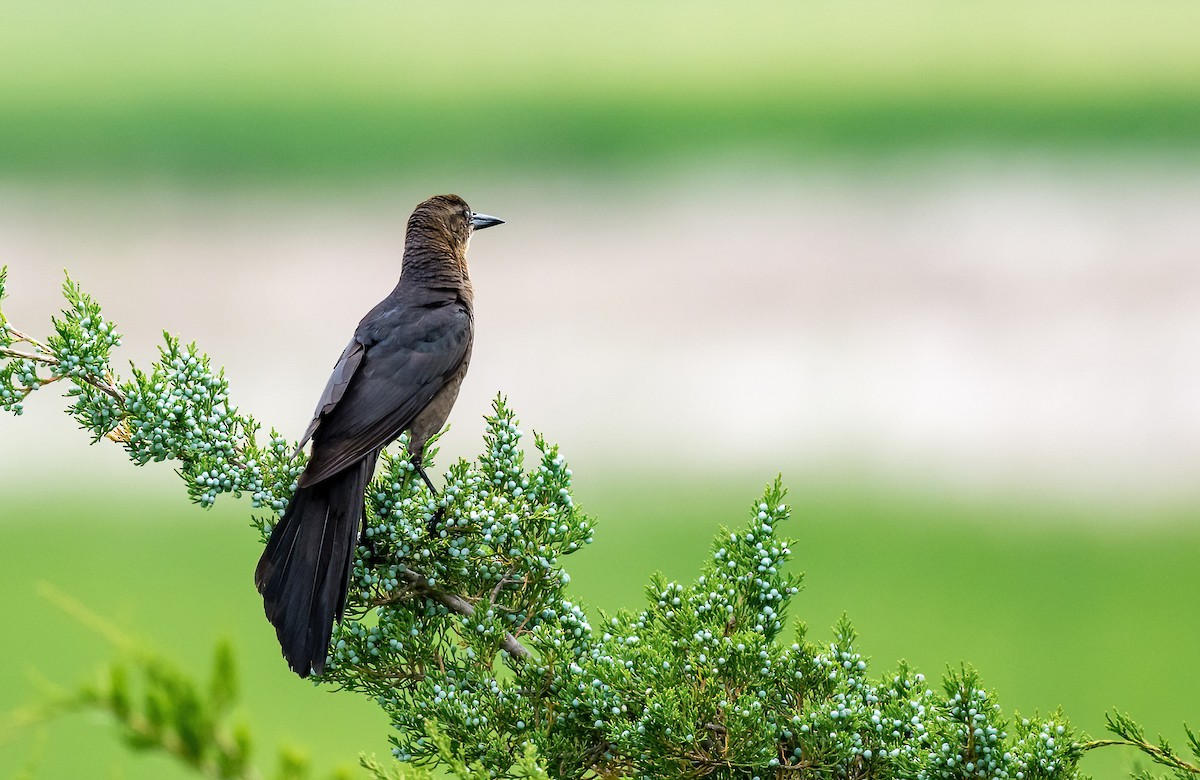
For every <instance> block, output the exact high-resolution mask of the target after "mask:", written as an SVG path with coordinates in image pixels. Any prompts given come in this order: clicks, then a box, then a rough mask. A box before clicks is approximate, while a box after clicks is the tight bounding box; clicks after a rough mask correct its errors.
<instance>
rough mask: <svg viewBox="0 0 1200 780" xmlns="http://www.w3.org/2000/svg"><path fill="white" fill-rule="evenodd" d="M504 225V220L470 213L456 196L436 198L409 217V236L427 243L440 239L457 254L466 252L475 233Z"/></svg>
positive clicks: (421, 205)
mask: <svg viewBox="0 0 1200 780" xmlns="http://www.w3.org/2000/svg"><path fill="white" fill-rule="evenodd" d="M503 224H504V220H502V219H497V218H496V217H489V216H488V215H487V214H477V213H475V212H474V211H471V207H470V206H468V205H467V202H466V201H465V200H463V199H462V198H460V197H458V196H457V195H434V196H433V197H432V198H430V199H428V200H426V201H424V202H422V203H421V204H420V205H419V206H417V208H416V209H415V210H414V211H413V213H412V216H411V217H409V218H408V234H409V237H410V239H411V238H412V237H414V236H417V235H420V236H422V237H423V238H424V239H426V240H429V239H435V240H436V239H441V240H442V241H444V242H445V243H446V244H447V246H448V247H449V248H450V249H451V250H456V254H457V253H458V252H465V251H466V248H467V243H468V242H469V241H470V240H471V233H473V232H474V231H476V230H483V229H484V228H489V227H492V226H494V225H503Z"/></svg>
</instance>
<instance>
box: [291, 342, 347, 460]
mask: <svg viewBox="0 0 1200 780" xmlns="http://www.w3.org/2000/svg"><path fill="white" fill-rule="evenodd" d="M362 356H363V344H362V342H361V341H359V340H358V337H357V336H355V338H352V339H350V343H349V344H347V345H346V349H344V350H343V351H342V356H341V357H340V358H338V362H337V365H335V366H334V367H333V373H332V374H330V375H329V382H328V383H326V385H325V390H324V391H323V392H322V393H321V400H320V401H317V410H316V411H315V412H313V418H312V421H311V422H310V423H309V424H308V428H307V429H306V430H305V431H304V436H302V437H301V438H300V444H299V445H298V446H297V447H296V451H297V452H299V451H300V450H301V449H303V448H304V445H305V444H307V443H308V440H309V439H311V438H312V436H313V433H315V432H316V430H317V426H318V425H320V423H321V416H322V415H325V414H328V413H329V412H331V411H333V408H334V407H335V406H337V404H338V401H340V400H342V396H343V395H345V394H346V387H347V386H349V384H350V378H351V377H353V376H354V372H356V371H358V366H359V364H360V363H361V362H362Z"/></svg>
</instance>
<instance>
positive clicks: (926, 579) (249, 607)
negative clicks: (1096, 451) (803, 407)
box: [0, 466, 1200, 778]
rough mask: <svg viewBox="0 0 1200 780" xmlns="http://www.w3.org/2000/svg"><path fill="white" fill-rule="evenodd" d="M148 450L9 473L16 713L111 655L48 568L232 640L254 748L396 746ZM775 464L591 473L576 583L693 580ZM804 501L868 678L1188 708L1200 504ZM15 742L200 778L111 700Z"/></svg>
mask: <svg viewBox="0 0 1200 780" xmlns="http://www.w3.org/2000/svg"><path fill="white" fill-rule="evenodd" d="M150 468H152V469H157V473H154V474H147V473H137V472H134V471H133V470H132V469H131V471H130V474H129V476H128V479H124V478H122V479H121V480H120V481H119V484H109V485H107V486H105V487H97V488H95V489H94V490H92V491H90V494H89V495H82V494H76V493H71V492H68V493H66V494H58V495H55V494H49V495H46V494H43V495H41V496H34V495H23V494H18V495H13V493H16V492H17V491H13V490H12V486H6V492H7V493H8V495H7V496H6V500H5V506H4V510H5V511H4V514H5V520H4V523H3V524H2V525H0V549H4V550H5V551H6V554H5V565H4V566H3V567H2V568H0V593H3V598H2V599H0V610H2V612H0V621H2V622H3V625H4V626H5V645H6V649H5V663H4V664H3V666H2V667H0V702H3V709H4V710H9V709H11V708H13V707H16V706H17V705H23V704H28V703H31V702H36V701H38V700H39V697H40V696H41V695H42V694H40V693H39V687H40V686H41V685H44V684H45V681H49V682H52V683H54V684H56V685H61V686H71V685H74V684H75V683H77V682H79V681H81V680H86V679H88V678H89V676H90V675H91V674H93V673H94V672H93V671H92V670H94V669H95V668H96V667H98V665H99V664H100V663H101V662H102V661H104V660H106V659H108V658H110V657H112V656H114V655H115V654H116V650H115V649H114V648H112V647H110V646H108V645H107V644H106V643H105V641H104V640H103V639H101V638H100V637H98V636H97V635H95V634H94V633H92V632H91V631H89V630H88V629H86V628H85V627H83V626H81V625H79V624H78V623H77V622H76V621H75V620H74V619H72V618H71V617H69V616H67V615H66V614H64V613H62V612H61V611H60V610H59V609H57V608H56V607H54V606H53V605H52V604H51V602H50V601H48V600H47V599H46V598H45V597H43V596H41V595H39V587H42V586H39V584H38V583H49V584H50V585H52V586H54V587H55V588H57V589H59V590H61V591H62V592H64V593H66V594H68V595H70V596H72V597H74V598H76V599H78V600H80V601H81V602H83V603H84V604H85V605H86V606H88V607H89V608H90V609H92V610H94V611H95V612H97V613H98V614H100V615H102V616H104V617H106V618H108V619H110V620H111V621H112V622H113V623H115V624H116V625H117V626H118V627H119V628H120V629H121V630H123V631H125V632H127V633H129V634H131V635H133V636H135V637H136V638H138V639H139V640H141V641H143V642H144V643H145V644H146V645H147V646H149V647H153V648H156V649H159V650H161V651H163V652H164V653H165V654H167V655H168V656H170V657H172V658H174V659H175V660H177V661H178V662H179V663H180V664H181V665H183V666H184V667H185V668H188V669H192V670H199V671H203V672H204V673H205V674H206V673H207V668H208V659H209V653H210V650H211V647H212V644H213V642H214V639H215V638H216V637H218V636H229V637H231V638H232V639H233V640H234V642H235V646H236V650H237V651H238V657H239V660H240V662H241V668H242V680H243V689H244V702H243V707H242V712H241V717H242V718H244V719H245V720H246V721H247V722H248V723H250V724H252V726H253V730H254V733H255V734H256V736H257V738H258V745H259V750H260V758H265V759H269V760H273V759H271V758H270V757H271V756H273V754H274V747H273V746H275V745H277V744H280V743H287V744H292V745H299V746H303V749H304V750H305V751H306V752H307V753H308V754H309V755H310V756H312V758H313V759H314V763H315V764H316V765H317V766H318V767H321V768H330V767H333V766H337V765H339V764H343V765H348V764H353V763H354V759H355V756H356V755H357V753H358V752H359V751H367V752H379V753H384V752H386V750H387V744H386V741H385V740H386V735H387V725H386V722H385V720H384V718H383V717H382V715H381V712H380V711H378V710H377V709H376V708H375V706H374V705H373V704H372V703H371V702H369V701H366V700H363V699H360V698H358V697H352V696H346V695H333V694H330V693H328V692H325V691H322V690H320V689H315V688H312V687H311V686H309V685H308V684H305V683H301V682H299V681H297V680H296V678H294V677H293V676H291V674H290V673H288V672H287V671H286V670H285V668H284V665H283V663H282V661H281V660H280V658H279V654H278V648H277V647H276V645H275V641H274V637H273V636H272V634H271V630H270V628H269V626H268V625H267V624H266V622H265V621H264V620H263V619H262V616H261V603H260V601H259V599H258V596H257V594H256V593H255V591H254V588H253V586H252V584H251V572H252V571H253V568H254V563H255V560H256V557H257V555H258V553H259V551H260V548H259V547H258V545H257V543H256V535H255V532H254V531H253V530H252V529H251V528H250V527H249V525H248V523H247V515H248V505H247V504H246V503H245V502H234V501H231V500H226V501H222V502H221V504H219V505H218V506H217V507H216V508H215V509H214V510H211V511H209V512H205V511H203V510H200V509H198V508H195V507H193V506H191V505H189V504H188V503H187V502H186V501H185V500H183V499H182V498H180V497H179V494H180V493H181V491H180V490H178V489H176V488H175V487H174V486H173V485H171V480H172V479H173V477H170V475H169V474H167V469H166V468H165V467H164V466H156V467H150ZM769 476H770V475H762V477H763V478H762V479H761V480H760V479H757V478H753V477H747V478H741V477H732V476H731V477H730V478H729V479H728V480H725V481H720V480H718V481H712V480H708V481H705V482H702V483H701V482H699V481H689V480H687V479H685V478H682V477H674V478H673V477H671V476H667V477H666V478H665V479H664V480H663V481H662V482H654V483H651V482H650V481H648V480H647V479H646V478H645V477H642V478H641V479H640V480H629V479H622V478H621V477H620V476H618V475H613V474H610V475H586V474H584V475H580V476H579V477H578V480H577V494H578V497H579V498H580V500H581V501H582V502H583V504H584V506H585V508H586V509H587V510H589V511H590V512H592V513H593V514H594V515H595V516H597V517H598V518H599V521H600V526H599V531H598V533H597V542H596V543H595V544H594V545H592V546H591V547H589V548H587V549H585V550H584V551H583V552H581V553H579V554H577V555H576V556H574V557H573V558H570V559H568V563H569V566H568V570H569V571H570V572H571V573H572V576H573V584H572V590H573V592H574V593H575V594H576V595H577V596H578V597H579V598H580V599H582V600H583V601H584V602H585V603H587V604H588V605H590V608H591V609H592V610H593V611H592V612H591V614H593V615H595V614H596V612H595V611H594V610H595V609H596V608H603V609H607V610H612V609H616V608H619V607H636V606H638V605H639V604H640V599H641V588H642V586H643V584H644V583H645V582H646V581H647V579H648V576H649V574H650V573H651V572H653V571H656V570H661V571H664V572H665V573H666V574H667V575H668V576H670V577H672V578H677V579H683V580H687V579H691V578H692V577H694V576H695V574H696V572H697V571H698V569H699V567H700V564H701V561H702V560H703V558H704V556H705V555H707V553H708V544H709V540H710V539H711V537H712V535H713V534H714V533H715V532H716V530H717V527H718V526H719V525H721V524H728V525H733V524H739V523H741V522H743V520H744V519H745V518H747V517H748V510H749V507H750V505H751V502H752V501H753V500H754V498H755V497H756V495H757V494H758V491H760V490H761V488H762V484H760V482H763V483H765V481H766V478H768V477H769ZM146 484H152V485H154V487H153V488H152V489H150V490H147V489H146V487H145V485H146ZM790 501H791V503H792V505H793V507H794V511H795V516H794V519H793V521H792V524H791V527H789V528H787V529H786V532H787V533H789V534H791V535H793V536H795V537H797V538H798V543H797V544H796V545H795V548H794V549H795V557H794V564H793V565H794V567H795V569H796V570H799V571H804V572H806V579H805V589H804V590H803V591H802V592H801V593H800V594H799V595H798V596H797V597H796V598H795V600H794V602H793V606H792V609H791V615H792V617H793V619H798V620H803V621H805V622H806V623H807V624H808V625H809V627H810V637H811V638H813V639H815V640H819V641H828V639H829V638H830V626H831V625H832V624H833V622H834V621H836V619H837V618H838V617H839V616H840V615H841V614H842V613H843V612H846V613H847V614H849V616H850V617H851V619H852V620H853V621H854V623H855V625H856V627H857V629H858V630H859V632H860V634H861V649H862V650H863V651H864V652H865V653H866V654H867V655H869V656H870V657H871V659H872V667H873V670H874V672H875V673H876V674H882V673H884V672H886V671H887V670H890V669H894V668H895V666H896V663H897V661H898V660H899V659H902V658H904V659H908V660H909V661H910V662H911V663H912V664H914V665H915V666H916V667H917V669H918V670H920V671H922V672H924V673H926V675H927V676H929V677H930V678H931V679H933V680H937V679H940V677H941V676H942V673H943V672H944V671H945V669H946V667H947V665H950V666H957V665H958V664H959V663H960V662H963V661H967V662H970V663H972V664H974V665H975V666H976V667H977V668H978V669H979V671H980V672H981V674H982V677H983V679H984V681H985V684H986V685H987V686H988V687H989V688H990V689H991V690H992V691H993V692H994V693H996V694H998V697H999V701H1000V702H1001V704H1002V705H1003V706H1004V708H1005V710H1006V711H1008V712H1012V710H1014V709H1015V710H1019V711H1021V712H1026V713H1028V712H1032V711H1034V710H1041V711H1043V712H1045V711H1047V710H1053V709H1054V708H1055V707H1058V706H1060V705H1061V706H1062V707H1063V708H1064V709H1065V711H1066V713H1067V715H1068V716H1069V717H1070V718H1071V719H1072V721H1073V722H1074V723H1076V724H1077V725H1078V726H1080V727H1082V728H1083V729H1085V730H1087V731H1089V732H1091V733H1092V734H1099V733H1101V731H1102V728H1103V714H1104V712H1105V711H1106V710H1108V709H1109V708H1111V707H1114V706H1117V707H1120V708H1122V709H1123V710H1127V711H1130V712H1132V713H1133V714H1135V715H1136V716H1137V717H1138V718H1140V719H1141V720H1143V722H1145V723H1146V724H1147V725H1148V727H1149V728H1150V730H1151V731H1152V732H1153V731H1154V730H1161V731H1163V732H1164V733H1166V734H1168V735H1169V736H1173V737H1181V736H1182V729H1181V723H1182V722H1183V721H1184V720H1186V719H1188V718H1191V719H1192V720H1193V721H1195V720H1196V707H1195V702H1196V701H1197V700H1198V698H1200V679H1197V677H1196V675H1194V674H1193V673H1192V670H1193V669H1194V662H1195V658H1196V655H1195V653H1196V647H1197V646H1198V644H1200V611H1197V610H1196V608H1195V595H1196V593H1198V592H1200V568H1198V567H1197V566H1196V563H1195V561H1196V553H1197V551H1198V550H1200V528H1198V527H1197V526H1196V524H1195V523H1194V521H1193V520H1194V517H1195V516H1196V507H1195V506H1194V505H1193V506H1186V505H1180V506H1173V507H1171V506H1164V507H1160V508H1157V509H1154V510H1130V509H1123V510H1122V509H1116V508H1111V507H1110V508H1107V509H1105V508H1098V507H1093V508H1088V507H1086V506H1083V505H1080V504H1070V505H1064V504H1056V503H1054V502H1046V501H1038V502H1032V501H1031V502H1025V503H1023V502H1017V501H1013V500H1008V501H994V500H992V501H989V500H983V499H978V498H977V499H966V498H961V497H960V498H955V497H953V496H945V495H938V496H935V495H920V494H914V493H907V492H904V491H899V490H892V491H886V490H881V489H878V488H876V489H862V488H858V487H853V486H848V485H846V486H841V487H839V486H836V485H831V484H829V483H825V484H824V485H823V486H817V485H812V486H807V487H806V486H804V485H793V487H792V492H791V495H790ZM38 680H43V682H41V683H39V682H38ZM5 742H6V744H5V745H4V746H3V747H0V777H11V776H14V772H16V771H17V769H19V768H20V767H22V766H26V765H29V764H30V762H32V763H33V764H34V765H36V766H37V768H38V772H39V774H37V775H36V776H38V777H122V778H160V777H161V778H173V777H180V778H183V777H188V776H189V775H188V773H186V772H184V771H182V770H180V769H178V768H176V767H174V766H172V765H171V764H170V762H169V761H167V760H166V759H163V758H161V757H157V756H143V757H133V756H130V755H128V754H126V753H124V752H123V751H122V749H121V748H120V747H119V745H118V742H117V740H116V739H114V736H113V732H112V729H111V727H110V725H109V724H108V723H107V722H106V721H105V720H104V719H103V718H99V717H92V716H73V717H70V718H67V719H65V720H62V721H56V722H53V723H51V724H49V725H43V726H35V727H28V728H25V729H22V730H20V731H17V732H12V731H9V732H8V733H7V734H6V740H5ZM1132 760H1133V756H1132V755H1131V754H1130V753H1128V752H1122V751H1120V750H1117V749H1109V750H1107V751H1103V752H1102V753H1101V754H1093V755H1091V756H1089V757H1088V759H1086V764H1085V767H1086V768H1087V769H1088V771H1090V772H1091V773H1093V774H1094V775H1095V776H1096V777H1101V778H1103V777H1119V776H1121V773H1122V772H1123V771H1124V770H1127V769H1129V768H1130V767H1131V766H1132V763H1131V762H1132ZM268 763H269V761H268Z"/></svg>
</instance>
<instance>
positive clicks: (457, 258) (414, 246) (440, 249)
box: [399, 236, 474, 304]
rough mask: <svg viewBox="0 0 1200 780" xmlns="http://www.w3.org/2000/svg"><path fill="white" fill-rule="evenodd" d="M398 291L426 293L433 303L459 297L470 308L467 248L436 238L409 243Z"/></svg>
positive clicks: (431, 237) (430, 237) (470, 296)
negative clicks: (441, 299) (440, 299)
mask: <svg viewBox="0 0 1200 780" xmlns="http://www.w3.org/2000/svg"><path fill="white" fill-rule="evenodd" d="M411 238H412V237H411V236H410V239H411ZM399 287H400V288H404V289H407V290H409V291H410V292H411V291H415V290H423V291H425V292H427V293H428V294H429V296H430V297H431V299H432V298H442V297H452V296H456V297H459V298H462V299H463V300H464V301H465V302H466V303H467V304H470V303H471V302H472V299H473V297H474V296H473V291H472V289H471V277H470V275H469V274H468V273H467V257H466V249H465V247H464V248H462V249H459V248H456V247H452V246H450V244H449V243H448V242H446V241H445V240H443V239H440V237H435V236H423V237H422V238H421V240H420V241H412V240H410V241H409V242H408V243H407V244H406V246H405V247H404V261H403V265H402V266H401V271H400V285H399Z"/></svg>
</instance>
